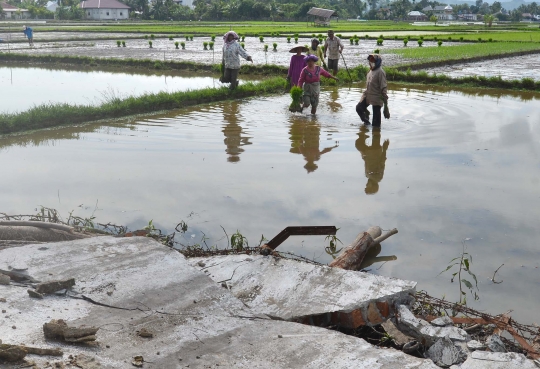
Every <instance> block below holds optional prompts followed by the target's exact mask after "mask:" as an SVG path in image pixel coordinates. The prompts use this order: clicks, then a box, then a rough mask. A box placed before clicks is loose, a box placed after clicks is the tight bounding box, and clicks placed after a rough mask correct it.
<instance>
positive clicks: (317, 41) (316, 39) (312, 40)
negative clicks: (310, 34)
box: [311, 38, 321, 45]
mask: <svg viewBox="0 0 540 369" xmlns="http://www.w3.org/2000/svg"><path fill="white" fill-rule="evenodd" d="M311 42H316V43H317V45H319V44H320V43H321V41H319V39H318V38H312V39H311Z"/></svg>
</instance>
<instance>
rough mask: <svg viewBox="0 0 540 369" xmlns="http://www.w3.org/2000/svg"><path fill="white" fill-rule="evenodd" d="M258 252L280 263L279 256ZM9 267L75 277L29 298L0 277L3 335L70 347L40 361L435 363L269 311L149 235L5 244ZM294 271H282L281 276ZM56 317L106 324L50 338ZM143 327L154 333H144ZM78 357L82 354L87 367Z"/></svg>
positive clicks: (2, 257)
mask: <svg viewBox="0 0 540 369" xmlns="http://www.w3.org/2000/svg"><path fill="white" fill-rule="evenodd" d="M257 260H258V261H259V262H264V261H265V260H268V261H269V262H271V263H275V261H274V258H273V257H266V258H265V259H262V258H261V259H257ZM297 265H302V264H300V263H297ZM10 266H11V267H15V266H16V268H17V269H18V270H24V269H26V271H27V272H28V274H29V275H30V276H32V277H33V278H35V280H39V281H40V282H42V283H43V282H47V281H53V280H67V279H69V278H74V279H75V286H74V287H73V289H72V290H71V291H68V292H67V294H65V295H58V294H53V295H46V296H44V298H43V299H33V298H30V297H29V296H28V294H27V292H26V290H27V288H22V287H21V286H17V285H15V284H11V285H9V286H0V298H1V299H2V300H0V301H4V300H3V299H5V302H0V307H1V309H4V310H6V313H4V314H3V318H2V320H0V332H1V333H0V336H1V338H0V339H2V341H3V343H4V344H12V345H20V344H27V345H32V346H35V347H43V348H51V349H52V348H61V349H62V351H63V353H64V355H63V357H62V358H61V359H60V358H53V357H47V356H34V355H28V356H27V357H26V358H25V359H26V360H28V361H34V362H35V363H36V364H37V367H40V368H41V367H44V366H45V363H46V362H49V363H55V362H62V364H63V365H65V367H66V368H70V367H73V368H74V367H83V368H90V367H98V366H97V365H98V364H100V366H99V367H101V368H127V367H132V365H133V364H132V362H137V363H140V364H141V365H143V367H144V368H183V367H189V368H206V367H216V366H218V365H219V367H225V368H317V369H318V368H351V367H355V368H366V369H368V368H369V369H373V368H387V369H393V368H395V369H401V368H415V369H428V368H436V366H435V365H434V364H433V362H432V361H431V360H428V359H419V358H416V357H412V356H408V355H406V354H404V353H402V352H400V351H397V350H392V349H380V348H377V347H375V346H372V345H371V344H369V343H367V342H366V341H364V340H362V339H360V338H356V337H353V336H348V335H345V334H342V333H339V332H336V331H332V330H328V329H324V328H319V327H314V326H308V325H304V324H298V323H295V322H287V321H279V320H274V319H270V318H269V317H268V316H266V315H264V314H261V313H260V312H259V311H257V310H256V309H255V310H254V309H251V308H249V307H247V306H246V305H245V304H244V303H243V301H241V300H240V299H239V298H237V297H235V296H234V294H233V293H232V292H231V291H230V290H228V289H225V288H223V287H221V285H220V284H218V283H216V282H215V281H213V280H212V279H211V278H210V277H209V276H208V275H207V274H206V273H204V271H200V270H197V268H194V267H192V266H190V265H189V263H188V261H187V260H186V259H185V258H184V256H182V255H181V254H180V253H178V252H177V251H175V250H171V249H169V248H167V247H164V246H162V245H161V244H159V243H158V242H156V241H154V240H152V239H150V238H145V237H132V238H114V237H97V238H89V239H83V240H75V241H67V242H59V243H51V244H45V245H44V244H39V245H25V246H20V247H12V248H7V249H4V250H1V251H0V269H3V270H9V268H10ZM199 269H200V268H199ZM239 270H240V268H239ZM239 270H238V271H239ZM327 273H328V271H324V272H321V276H324V275H327ZM229 277H230V276H229ZM287 280H288V278H287V275H286V274H282V275H281V278H280V279H279V280H276V281H274V283H276V284H284V283H287ZM400 283H405V282H400ZM398 284H399V283H398ZM404 285H406V286H410V284H409V282H407V283H405V284H404ZM372 286H373V289H374V291H372V293H375V294H377V293H380V298H382V297H383V293H382V291H380V292H376V290H377V289H379V290H380V289H381V288H382V286H383V285H376V284H373V285H372ZM377 286H378V287H377ZM111 288H113V291H114V292H113V293H111V294H109V293H108V292H110V291H111ZM327 288H329V287H327ZM398 290H402V287H399V288H398ZM318 293H320V294H322V293H323V290H322V287H321V290H320V291H319V292H318ZM70 296H71V297H70ZM291 298H294V296H291ZM344 306H346V305H344ZM51 320H64V321H65V322H66V323H67V324H68V325H69V326H75V327H84V326H87V327H92V326H93V327H99V330H98V331H97V333H96V338H97V340H96V343H94V344H87V345H86V344H77V345H73V344H70V343H67V342H62V341H57V340H48V339H45V337H44V334H43V325H44V323H47V322H50V321H51ZM143 329H145V330H147V331H149V332H152V333H153V337H141V336H140V335H139V334H138V332H141V331H142V330H143ZM136 357H137V359H135V358H136ZM138 357H142V358H138ZM73 358H80V360H79V361H77V365H79V366H76V365H75V364H72V363H73V361H74V359H73ZM83 362H88V363H90V364H88V366H85V365H86V364H81V363H83ZM2 365H3V367H5V368H15V367H17V365H16V364H6V363H4V364H2ZM10 365H11V366H10Z"/></svg>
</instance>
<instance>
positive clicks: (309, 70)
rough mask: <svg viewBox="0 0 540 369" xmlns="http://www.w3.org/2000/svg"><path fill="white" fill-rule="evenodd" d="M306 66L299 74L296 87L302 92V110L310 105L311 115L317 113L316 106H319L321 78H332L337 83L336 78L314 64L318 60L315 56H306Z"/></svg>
mask: <svg viewBox="0 0 540 369" xmlns="http://www.w3.org/2000/svg"><path fill="white" fill-rule="evenodd" d="M304 60H305V61H306V64H307V66H306V67H305V68H304V69H302V72H300V79H299V80H298V86H300V87H302V89H303V90H304V95H303V97H302V98H303V100H304V105H302V109H304V108H307V107H309V106H310V105H311V114H315V113H317V106H318V105H319V94H320V92H321V76H323V77H326V78H332V79H335V80H336V81H339V79H338V78H337V77H334V76H333V75H331V74H330V73H328V72H327V71H325V70H324V69H322V68H321V67H319V66H318V65H315V63H316V62H317V61H318V60H319V58H317V57H316V56H315V55H308V56H306V57H305V58H304Z"/></svg>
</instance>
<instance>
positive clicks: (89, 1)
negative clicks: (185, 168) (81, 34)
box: [79, 0, 130, 20]
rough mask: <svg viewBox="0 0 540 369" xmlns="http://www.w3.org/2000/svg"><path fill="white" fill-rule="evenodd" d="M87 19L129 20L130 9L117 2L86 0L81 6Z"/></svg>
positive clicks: (112, 0)
mask: <svg viewBox="0 0 540 369" xmlns="http://www.w3.org/2000/svg"><path fill="white" fill-rule="evenodd" d="M79 8H81V9H83V10H84V15H85V18H86V19H96V20H115V19H128V18H129V9H130V7H129V6H127V5H126V4H122V3H121V2H120V1H117V0H86V1H82V2H81V3H80V4H79Z"/></svg>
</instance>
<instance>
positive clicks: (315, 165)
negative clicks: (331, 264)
mask: <svg viewBox="0 0 540 369" xmlns="http://www.w3.org/2000/svg"><path fill="white" fill-rule="evenodd" d="M390 90H391V92H390V110H391V113H392V119H391V120H385V121H384V122H383V128H382V130H380V131H376V130H373V129H372V128H371V127H364V126H360V125H359V119H358V118H357V116H356V114H355V111H354V106H355V104H356V103H357V102H358V100H359V98H360V92H361V90H360V89H359V88H357V87H351V88H341V89H337V88H336V89H324V90H323V91H322V93H321V104H320V107H319V112H318V114H317V116H315V117H313V116H310V115H306V114H291V113H290V112H289V111H288V109H287V107H288V105H289V103H290V97H289V96H287V95H281V96H271V97H262V98H253V99H246V100H242V101H227V102H221V103H215V104H211V105H204V106H198V107H193V108H189V109H184V110H177V111H172V112H170V113H169V114H166V115H159V116H151V117H147V118H137V119H135V118H133V119H129V120H125V121H115V122H110V123H99V124H97V123H96V124H86V125H81V126H75V127H65V128H57V129H51V130H43V131H38V132H34V133H28V134H22V135H14V136H7V137H1V138H0V167H1V168H2V173H3V174H4V175H2V176H1V177H0V204H2V211H5V212H7V213H9V214H17V213H19V214H20V213H28V212H29V211H33V209H35V208H36V207H37V206H39V205H44V206H49V207H53V208H57V209H59V210H60V211H61V212H62V213H63V214H66V215H67V213H68V212H69V211H71V210H75V214H76V215H80V216H91V215H92V214H94V215H95V216H96V217H97V219H98V220H100V221H103V222H107V221H111V222H115V223H117V224H127V225H129V226H130V228H131V229H137V228H140V227H143V226H145V225H146V224H147V223H148V221H149V220H150V219H153V223H154V224H155V225H156V226H157V227H159V228H161V229H163V230H165V231H169V232H171V231H173V230H174V227H175V226H176V224H177V223H178V222H180V221H181V220H184V221H185V222H186V223H187V224H188V226H189V228H188V231H187V232H186V234H185V235H184V236H183V237H182V236H179V240H181V241H182V242H183V243H184V244H191V245H193V244H195V243H203V241H205V242H206V243H207V244H208V245H210V246H211V245H216V244H217V245H219V246H221V247H223V246H226V244H227V242H226V240H225V239H224V233H223V230H222V229H221V227H220V226H223V227H224V228H225V230H226V231H227V232H228V234H229V236H230V235H231V234H232V233H234V232H235V231H236V230H240V232H242V233H243V234H244V235H245V236H247V237H248V240H249V244H250V245H256V244H258V242H259V240H260V238H261V234H264V236H265V237H266V238H268V239H270V238H272V237H273V236H275V235H276V234H277V233H278V232H279V231H281V230H282V229H283V228H284V227H286V226H289V225H335V226H337V227H338V228H340V230H339V232H338V237H339V239H341V240H342V241H343V243H345V244H347V243H349V242H350V241H352V240H353V239H354V237H355V236H356V234H357V233H359V232H361V231H363V230H365V229H367V228H368V227H369V226H371V225H380V226H381V227H382V228H383V229H390V228H393V227H397V228H398V229H399V234H397V235H396V236H393V237H391V238H390V239H388V240H387V241H385V242H384V244H383V246H382V251H380V254H379V255H378V259H377V258H375V259H373V258H372V259H370V260H371V261H370V262H372V263H373V264H372V265H370V266H367V268H368V269H370V270H371V272H372V273H376V274H381V275H387V276H394V277H399V278H404V279H410V280H416V281H418V282H419V285H418V288H419V289H425V290H427V291H429V292H430V293H431V294H433V295H434V296H437V297H442V296H445V297H446V298H448V299H451V300H457V299H458V286H457V284H456V283H453V284H452V283H450V275H449V274H443V275H439V273H440V272H441V271H442V270H444V269H445V268H446V266H447V265H448V264H449V262H450V260H451V259H452V258H454V257H457V256H459V255H460V253H461V250H462V242H464V243H465V245H466V248H467V251H468V252H470V253H471V254H472V255H473V263H472V265H471V270H472V271H473V272H474V273H476V275H477V276H478V279H479V288H480V291H479V292H478V294H479V295H480V300H479V301H473V299H472V297H470V296H469V297H468V301H469V304H471V305H472V306H473V307H476V308H478V309H487V310H489V311H490V312H492V313H502V312H505V311H507V310H509V309H513V310H514V312H513V314H512V316H513V317H514V318H516V319H518V320H521V321H524V322H528V323H530V322H534V321H537V318H538V316H537V307H538V304H539V303H540V294H539V293H538V283H540V268H539V267H540V258H539V257H538V253H539V247H540V246H539V239H540V228H538V219H539V218H540V190H539V187H540V124H539V122H540V109H538V108H537V107H538V101H539V99H540V95H538V94H536V95H534V94H525V93H517V92H516V93H512V92H511V95H505V92H497V91H476V90H471V91H464V90H463V91H451V90H445V89H432V88H422V87H415V88H411V89H405V88H403V87H400V86H396V85H391V86H390ZM385 147H386V150H385ZM203 237H206V238H204V239H203ZM326 245H327V243H326V242H325V240H324V238H323V237H293V238H289V239H288V241H287V242H286V243H285V244H283V245H281V246H280V249H281V250H292V251H295V252H296V253H299V254H302V255H304V256H306V257H310V258H315V259H316V260H318V261H320V262H328V261H329V260H331V258H330V256H328V255H327V254H326V253H325V251H324V247H325V246H326ZM278 250H279V249H278ZM385 261H386V262H385ZM368 264H369V263H368ZM501 264H504V266H503V267H502V268H501V269H500V270H499V272H498V273H497V275H496V280H497V281H503V282H502V283H501V284H493V283H492V282H491V281H490V278H492V277H493V273H494V271H495V270H496V269H497V268H498V267H499V266H500V265H501Z"/></svg>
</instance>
